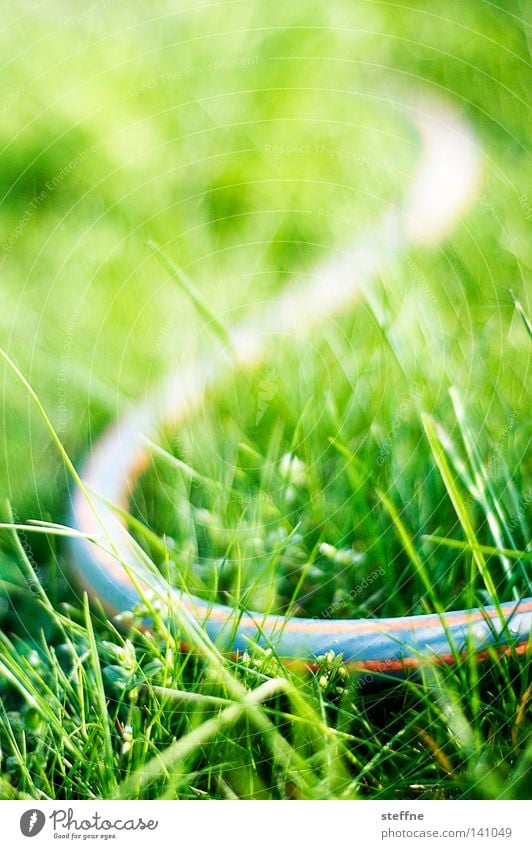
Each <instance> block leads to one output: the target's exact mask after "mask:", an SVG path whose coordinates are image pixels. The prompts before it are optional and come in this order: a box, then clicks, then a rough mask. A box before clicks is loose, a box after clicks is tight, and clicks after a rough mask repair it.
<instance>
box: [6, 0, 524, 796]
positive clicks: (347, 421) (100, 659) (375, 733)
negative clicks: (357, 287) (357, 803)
mask: <svg viewBox="0 0 532 849" xmlns="http://www.w3.org/2000/svg"><path fill="white" fill-rule="evenodd" d="M524 16H525V5H524V4H522V3H520V2H518V1H517V0H515V2H505V3H500V4H498V3H489V2H484V0H469V2H468V3H467V4H464V3H461V2H459V0H450V2H446V3H443V2H433V3H424V4H423V3H417V2H416V3H411V4H409V5H408V6H407V7H401V6H397V5H395V4H393V3H387V2H378V0H357V2H348V0H338V2H335V3H332V4H323V3H319V2H317V0H316V2H314V0H311V2H307V3H301V2H297V3H295V4H292V5H291V6H288V7H283V6H277V5H276V4H267V5H265V4H261V3H260V2H255V0H248V2H228V3H222V2H218V0H216V2H212V3H209V4H206V5H204V6H203V5H202V6H197V7H193V6H191V7H190V8H188V7H186V6H185V5H184V4H182V3H180V2H178V0H156V2H154V3H151V4H149V5H148V6H146V8H145V9H144V10H143V11H141V10H139V9H136V8H130V7H128V8H127V9H125V8H123V7H122V4H119V3H117V2H116V0H101V2H94V3H93V4H92V5H89V6H85V7H82V6H81V4H79V6H78V5H77V4H70V5H68V6H67V5H66V4H64V3H63V2H60V0H54V2H47V3H43V4H41V5H39V6H35V5H34V4H31V3H29V2H22V0H20V2H16V0H13V2H10V3H9V4H8V10H7V12H6V14H5V16H4V20H3V23H2V30H1V34H0V44H1V48H2V57H3V65H4V67H3V74H2V77H1V82H0V113H1V115H2V122H1V126H0V149H1V154H0V196H1V198H2V200H1V214H0V264H1V272H2V276H1V282H0V286H1V296H2V301H1V303H2V309H1V311H0V346H1V347H2V349H3V350H5V351H6V352H7V354H8V355H9V357H10V358H11V360H12V361H13V362H14V363H16V365H17V366H18V368H19V369H20V370H21V372H22V374H23V375H24V376H25V378H26V379H27V381H28V382H29V384H30V386H31V387H32V390H33V392H34V393H35V394H36V396H37V398H38V399H39V403H40V404H42V407H43V408H44V410H45V411H46V413H47V415H48V416H49V419H50V422H51V423H52V425H53V428H54V429H55V433H56V435H57V437H58V438H59V441H60V443H61V446H62V450H60V449H59V447H58V444H57V441H56V440H55V439H54V437H53V435H52V433H51V431H50V428H49V427H47V426H46V423H45V422H44V420H43V416H42V414H41V410H40V409H39V403H36V400H35V397H34V396H32V394H31V393H30V392H29V391H28V387H27V385H25V384H24V382H23V381H21V380H20V379H18V378H17V376H16V375H15V373H14V371H13V369H11V368H10V367H8V365H7V364H5V365H4V360H2V366H1V372H2V390H1V397H2V418H1V423H0V431H1V450H0V497H1V502H0V504H1V514H2V519H3V521H4V522H6V523H9V522H15V523H18V524H26V523H27V522H28V520H35V519H37V520H41V521H44V522H47V523H51V522H56V523H64V522H66V521H68V509H69V491H70V488H71V486H72V483H73V481H72V475H71V474H70V471H69V469H68V463H67V462H65V456H66V455H68V457H70V458H71V459H72V461H73V462H74V464H75V466H76V468H80V467H81V464H82V462H83V458H84V457H85V456H86V455H87V454H88V453H89V451H90V448H91V446H92V445H93V444H95V443H96V441H97V440H98V438H99V436H100V435H101V434H102V433H103V431H104V429H105V427H106V426H107V425H109V424H111V423H112V422H113V421H115V420H116V419H117V417H119V416H120V415H122V414H124V412H125V411H127V410H128V408H129V405H130V404H131V403H132V402H134V401H135V400H136V399H138V398H141V397H142V396H144V394H145V393H146V391H147V390H148V389H149V388H151V387H153V386H155V385H157V381H158V379H159V378H160V377H161V376H162V375H164V374H165V373H166V372H167V371H169V370H171V369H172V370H175V369H179V368H182V367H184V366H185V364H187V363H190V362H193V361H194V360H195V359H197V358H198V357H204V358H205V357H206V358H207V359H209V360H211V361H212V362H216V360H217V358H219V357H220V356H221V346H220V338H219V337H220V333H221V334H222V335H223V333H225V332H227V329H228V328H231V327H232V326H234V325H235V323H237V322H238V321H240V320H242V319H243V318H245V317H247V316H249V315H253V314H258V315H261V314H263V313H264V311H265V310H266V309H267V304H269V303H271V302H274V301H275V299H276V298H277V297H278V296H280V294H281V293H282V292H283V291H284V290H285V288H286V286H288V285H290V284H291V282H292V281H294V280H298V281H305V280H306V279H307V278H308V276H309V275H310V274H311V272H312V269H313V268H314V267H315V266H316V264H317V263H319V262H320V261H322V260H324V259H326V258H327V257H329V256H331V255H333V256H337V255H339V254H340V252H341V251H342V249H343V246H344V245H345V244H346V243H349V242H351V241H356V240H357V239H359V238H363V237H364V234H367V233H371V232H372V231H373V228H374V227H375V226H376V222H378V221H379V219H380V217H381V216H382V214H383V211H384V210H386V209H387V208H395V207H396V206H397V204H399V203H400V199H401V198H402V197H403V196H404V193H405V191H406V190H407V187H408V185H409V180H410V178H411V174H412V171H413V169H414V168H415V163H416V156H417V153H418V149H419V145H418V140H417V138H416V136H415V133H413V131H412V128H411V126H410V125H409V124H408V122H407V121H405V119H404V116H403V114H402V113H401V110H400V109H399V108H398V105H397V104H398V103H399V102H400V100H401V98H403V97H405V96H406V95H407V94H408V95H409V96H413V97H421V96H427V97H428V96H432V97H439V98H443V99H446V100H447V101H449V102H450V103H452V104H454V106H455V107H456V108H457V109H458V110H459V111H460V113H461V114H462V115H463V116H464V118H465V119H467V121H468V122H469V124H470V125H471V127H472V131H473V132H474V136H475V139H476V143H477V146H478V150H479V151H480V152H481V156H482V182H481V185H480V187H479V188H478V191H477V194H476V198H475V200H474V202H473V203H472V205H471V207H470V208H469V209H468V210H466V211H465V212H464V214H463V216H462V217H461V218H460V219H459V221H458V222H457V224H456V226H455V227H454V229H453V231H452V232H451V233H450V234H449V235H448V236H447V237H446V238H445V239H444V240H443V241H442V242H441V243H438V244H436V243H428V244H425V245H417V246H412V247H411V248H410V249H409V250H408V251H406V252H405V253H403V255H402V256H401V257H399V258H398V259H397V260H396V261H394V262H392V263H388V262H387V261H386V256H387V252H386V248H387V246H386V245H385V244H383V246H382V253H383V262H382V266H381V267H380V270H379V274H378V275H377V276H376V277H375V279H373V280H372V281H371V285H370V286H369V287H368V288H367V289H366V294H365V296H364V298H363V299H361V301H360V302H359V303H358V304H356V305H354V306H353V307H352V308H350V309H349V310H345V311H343V312H342V313H341V314H340V315H337V316H335V317H334V319H330V320H325V321H323V322H322V323H321V324H320V325H319V326H318V327H317V328H315V330H314V331H313V333H312V334H308V335H306V336H304V337H303V336H301V337H299V336H297V334H293V335H292V336H287V335H286V334H285V335H284V336H283V335H280V336H277V337H276V336H275V335H274V338H273V340H272V341H271V343H270V344H269V346H267V347H266V356H265V357H264V360H263V362H261V363H259V364H257V365H255V366H254V367H253V368H247V369H246V368H242V367H235V368H234V369H233V370H230V371H229V372H228V373H227V374H226V375H225V376H224V377H223V378H222V379H220V381H218V382H217V383H216V384H215V385H213V386H212V387H211V388H210V389H209V390H208V393H207V396H206V398H205V401H204V403H203V404H202V406H201V408H200V409H199V410H198V411H196V413H194V414H193V415H191V416H190V417H189V418H187V420H186V421H184V422H183V423H182V424H181V425H180V426H179V427H171V426H164V427H161V428H160V430H159V432H158V433H157V434H156V439H157V442H158V444H159V449H158V450H157V451H156V452H154V454H153V461H152V463H151V464H150V466H149V467H148V468H147V470H146V471H145V472H144V474H143V475H142V476H141V477H140V479H139V480H138V482H137V485H136V487H135V491H134V493H133V498H132V501H131V505H130V510H131V514H132V530H133V533H134V535H135V537H136V539H137V540H138V541H139V543H140V544H141V545H142V546H143V547H144V548H145V550H146V552H147V553H148V555H149V556H150V557H151V558H152V559H153V561H154V563H155V565H156V566H157V567H158V568H160V569H161V570H162V571H163V573H164V575H165V576H166V577H168V578H169V580H170V581H171V582H172V584H174V585H177V586H180V587H185V588H186V589H187V591H191V592H193V593H195V594H197V595H199V596H201V597H203V598H208V599H214V600H216V601H221V602H223V603H225V604H230V605H232V606H234V607H235V608H237V609H253V610H261V611H276V612H279V611H285V612H286V611H288V612H289V613H290V614H291V615H295V616H297V615H301V616H309V617H313V616H316V617H321V618H330V617H331V615H334V617H338V618H348V617H375V616H402V615H406V614H418V613H425V612H433V611H438V610H448V609H458V608H462V607H471V606H475V607H477V606H482V605H485V604H490V603H498V602H502V601H509V600H511V599H512V598H514V599H519V598H522V597H526V596H530V595H532V592H531V587H530V584H531V582H530V568H529V567H530V548H529V541H530V510H529V508H530V501H531V480H530V459H529V455H527V452H528V447H529V433H530V431H529V421H530V417H529V411H530V393H529V388H528V387H529V369H530V365H529V363H530V324H529V319H528V316H529V315H530V306H529V302H528V300H527V291H526V285H525V280H526V276H527V274H529V272H530V267H531V265H532V255H531V249H530V238H529V231H530V223H531V219H532V191H531V188H530V186H531V182H530V163H529V158H528V149H527V148H528V133H527V129H528V100H527V94H528V91H529V90H530V81H531V75H530V66H529V63H528V60H529V55H528V47H527V44H528V42H527V34H528V30H527V23H526V20H524ZM153 242H155V243H157V244H158V245H161V246H162V250H163V251H164V255H165V256H166V257H168V258H169V259H170V260H171V261H172V262H174V263H175V264H176V265H177V266H179V268H181V269H183V270H184V271H185V272H186V274H187V276H188V278H189V279H190V280H191V281H192V282H193V285H194V287H195V291H196V292H197V299H196V302H194V299H191V298H190V297H189V296H187V294H186V292H185V291H184V290H183V287H182V286H181V285H179V284H178V282H177V281H176V279H175V277H174V276H173V275H172V274H171V273H170V272H169V270H168V268H167V266H165V265H164V263H161V262H160V259H159V258H158V257H157V255H156V253H157V252H156V251H154V249H153V246H152V245H153ZM206 316H210V317H211V319H212V320H211V321H210V322H209V320H206ZM213 326H214V327H215V328H218V330H219V331H220V332H218V333H217V332H213ZM63 452H66V454H65V453H63ZM0 533H1V535H0V590H1V591H0V797H1V798H5V799H21V798H22V799H24V798H32V799H49V798H50V799H66V798H69V799H94V798H113V797H115V796H119V797H124V798H150V799H152V798H180V799H188V798H198V799H203V798H227V799H233V798H257V799H278V798H283V799H299V798H305V799H307V798H308V799H329V798H342V799H344V798H345V799H351V798H373V799H375V798H387V799H420V798H423V799H425V798H429V799H461V798H520V797H525V796H526V794H527V793H528V792H529V774H530V766H531V760H532V741H531V738H530V725H529V720H530V717H529V711H530V701H531V696H532V689H531V685H530V652H525V653H524V654H517V653H516V652H515V651H514V650H513V649H512V646H511V645H510V649H509V651H508V653H504V654H501V653H497V652H491V653H490V656H489V657H488V658H487V659H485V660H483V661H480V660H479V658H478V657H477V655H476V654H475V652H474V651H473V650H469V651H467V652H465V656H464V657H463V658H462V659H461V660H460V661H459V662H458V663H456V664H454V665H452V666H446V665H438V664H428V665H427V666H426V667H424V668H423V670H422V671H421V672H420V673H419V674H418V675H417V676H413V677H409V678H407V679H406V680H389V678H388V679H386V680H383V679H382V678H380V677H379V676H377V675H372V674H368V673H367V672H360V673H356V672H352V671H350V670H347V669H346V667H345V666H344V665H343V662H342V660H343V659H342V657H341V656H336V655H334V653H327V654H326V655H324V656H323V657H320V658H319V660H318V664H317V666H318V668H317V669H315V670H314V671H312V672H310V671H308V670H302V669H299V668H298V669H295V668H288V667H286V666H284V665H283V664H282V663H281V662H280V660H279V658H278V657H277V655H276V652H275V647H274V646H273V647H272V648H270V649H261V648H259V647H257V646H250V649H249V652H248V653H247V654H246V655H244V656H240V657H238V658H233V659H229V658H227V657H225V656H223V655H222V654H221V653H220V652H219V650H218V648H217V646H216V645H214V644H213V643H211V642H210V641H209V640H208V638H207V637H206V635H205V633H204V632H202V631H201V630H198V628H197V626H196V625H195V623H194V622H192V621H188V620H186V618H185V619H183V617H182V615H180V614H179V611H174V612H173V613H172V614H171V615H170V616H169V617H168V619H166V620H165V619H164V617H161V616H159V615H158V611H157V610H153V609H149V610H148V611H147V612H148V613H149V614H151V616H152V619H153V620H154V622H153V628H152V629H151V631H149V632H143V631H142V630H141V629H140V622H141V619H142V615H143V613H146V611H143V610H140V609H139V610H135V611H129V612H128V615H124V616H122V617H121V618H120V619H119V620H117V619H115V618H113V619H111V620H109V619H108V618H107V617H106V616H105V614H104V612H103V609H102V607H101V606H100V605H99V604H98V601H97V600H96V599H91V600H88V599H85V598H84V597H83V595H82V593H81V591H80V589H79V587H78V586H77V585H76V583H75V581H74V580H73V578H72V571H71V567H70V563H69V553H68V547H67V546H66V545H65V538H64V537H62V536H60V535H57V534H54V533H46V534H42V533H33V532H31V531H29V530H27V529H26V530H19V531H18V533H16V534H15V533H14V532H13V531H10V530H7V529H6V530H3V531H1V532H0ZM480 547H482V548H480ZM501 550H504V553H502V551H501ZM146 606H147V607H148V608H150V600H149V599H148V600H147V601H146ZM183 640H185V641H186V642H187V643H189V644H190V645H191V646H192V648H193V650H192V651H190V652H188V653H187V652H183V651H181V648H180V646H181V642H182V641H183Z"/></svg>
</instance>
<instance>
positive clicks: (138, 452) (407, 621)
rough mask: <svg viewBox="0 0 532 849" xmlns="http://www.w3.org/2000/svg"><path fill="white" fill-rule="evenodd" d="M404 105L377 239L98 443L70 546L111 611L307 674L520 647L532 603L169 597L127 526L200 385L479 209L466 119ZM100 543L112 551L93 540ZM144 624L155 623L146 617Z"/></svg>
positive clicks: (259, 318)
mask: <svg viewBox="0 0 532 849" xmlns="http://www.w3.org/2000/svg"><path fill="white" fill-rule="evenodd" d="M397 108H398V109H400V111H401V112H402V114H403V115H404V116H405V117H406V119H407V120H408V121H409V122H410V124H411V126H412V127H413V128H414V130H415V132H416V134H417V136H418V138H419V158H418V161H417V164H416V166H415V169H414V172H413V175H412V177H411V182H410V186H409V189H408V191H407V193H406V196H405V198H404V200H403V202H402V203H401V204H400V205H399V206H397V207H393V208H389V209H387V210H386V211H385V212H384V213H383V215H382V218H381V219H380V220H379V222H378V223H377V225H376V227H375V228H374V229H373V231H372V233H371V234H369V235H367V236H365V237H364V238H361V239H360V240H359V241H358V242H357V243H356V244H355V245H347V246H346V247H344V249H343V251H341V252H338V253H337V254H336V255H335V257H334V258H332V259H327V260H326V261H324V262H322V263H320V264H318V265H317V266H316V268H315V269H314V271H313V273H312V274H311V275H310V276H309V278H308V282H306V283H305V284H304V285H301V284H300V283H293V284H291V285H288V286H287V287H286V289H285V291H284V292H283V293H282V294H281V295H280V297H279V299H278V300H276V301H274V302H272V303H271V304H269V305H268V306H267V307H266V309H264V310H262V311H261V312H260V314H258V315H256V316H255V317H251V318H250V319H247V320H244V321H243V322H242V323H241V324H238V325H236V327H234V328H233V330H232V331H230V333H229V337H228V339H227V351H226V353H225V354H222V355H221V356H220V357H218V358H217V359H216V363H215V364H213V362H212V360H208V359H207V358H204V359H199V360H197V361H196V362H192V363H191V364H190V365H189V366H187V367H186V368H181V369H179V370H178V371H177V373H174V374H172V375H170V376H169V377H168V378H167V379H166V380H165V381H164V382H163V384H162V385H161V386H160V387H159V389H158V390H156V391H155V392H154V393H153V394H152V395H150V396H149V397H148V398H146V399H144V400H143V401H141V402H140V403H139V404H138V405H137V406H135V407H134V408H133V409H132V410H131V412H129V413H128V414H126V415H125V416H124V417H123V418H121V419H119V420H118V421H117V423H116V424H114V425H113V426H112V427H111V428H110V429H109V430H107V432H105V433H104V435H103V437H102V438H101V439H100V441H99V442H97V443H96V444H95V446H94V447H93V449H92V452H91V454H90V456H89V457H88V459H87V461H86V463H85V465H84V466H83V468H82V471H81V473H80V478H81V481H82V484H81V485H78V486H77V487H76V489H75V491H74V492H73V494H72V502H71V505H72V506H71V525H72V526H73V527H74V528H75V529H76V530H78V531H81V532H83V533H84V534H86V535H87V537H89V538H81V537H75V538H72V539H71V540H70V541H69V546H70V553H71V560H72V568H73V571H74V573H75V576H76V578H77V580H78V582H79V584H80V585H81V586H82V587H83V588H84V589H85V590H86V591H87V593H88V595H89V597H92V598H93V599H95V600H99V602H100V603H101V605H102V606H103V608H104V610H105V612H106V613H107V615H109V616H111V617H112V616H116V615H118V614H121V613H124V612H125V611H133V610H136V609H137V610H138V609H139V605H140V606H142V604H144V603H145V599H146V596H147V595H148V596H149V598H150V599H154V598H158V599H159V602H160V604H161V605H162V607H161V609H162V610H163V611H164V610H165V609H166V610H168V609H169V608H165V605H169V606H170V607H171V608H173V609H174V610H175V611H181V614H182V615H183V614H184V615H185V616H186V618H187V621H188V622H189V623H195V627H196V629H198V628H199V627H201V628H202V629H204V631H205V632H206V633H207V635H208V637H209V638H210V639H211V640H212V641H214V643H215V644H216V646H217V647H218V648H219V649H220V650H221V651H223V652H224V653H227V654H232V655H234V654H237V655H238V654H239V653H243V652H246V651H247V652H250V651H251V650H252V647H253V646H254V645H256V644H258V645H259V646H262V647H264V648H266V647H271V648H272V649H273V651H274V652H275V654H276V655H277V656H278V657H279V658H281V659H282V660H283V662H285V663H287V664H304V665H306V666H309V667H311V668H312V667H316V665H317V663H318V659H319V658H320V657H321V656H323V655H326V654H327V653H329V652H330V651H331V650H332V651H334V653H335V656H341V657H342V659H343V663H344V664H345V665H347V666H349V667H356V668H360V669H366V670H369V671H370V672H371V673H381V674H390V675H394V676H395V675H401V674H405V673H406V672H407V671H408V670H409V669H413V668H418V667H420V666H422V665H424V664H427V663H428V662H430V661H437V662H439V663H454V662H455V661H457V660H458V659H459V658H460V657H461V656H465V655H469V653H470V652H471V651H472V650H474V652H475V654H476V656H477V657H478V658H483V657H487V656H488V655H489V654H490V653H493V652H495V653H502V652H504V653H508V652H515V653H523V652H524V651H525V649H526V647H527V645H528V642H529V639H530V628H531V623H532V598H525V599H522V600H520V601H519V600H518V601H515V600H514V601H510V602H505V603H502V604H498V605H495V604H489V605H486V606H485V607H482V608H474V609H470V610H456V611H448V612H444V613H433V614H427V615H418V616H403V617H396V618H384V619H378V618H376V619H328V620H324V619H317V618H313V619H309V618H298V617H292V618H288V617H285V616H282V615H273V614H265V613H259V612H253V611H243V610H236V609H235V608H232V607H228V606H224V605H221V604H215V603H210V602H208V601H205V600H203V599H201V598H197V597H195V596H191V595H189V594H188V593H185V592H183V591H180V590H178V589H176V588H172V589H170V590H169V589H168V586H167V582H165V581H164V579H163V576H162V574H159V573H157V572H156V571H155V570H154V568H153V566H152V565H150V563H149V560H148V558H147V556H146V555H144V553H143V551H142V549H141V548H140V546H139V545H137V544H136V543H135V542H134V540H133V539H132V537H131V536H130V534H129V533H128V531H127V527H126V521H127V520H126V518H125V513H127V511H128V508H129V502H130V497H131V494H132V493H133V491H134V489H135V485H136V482H137V481H138V479H139V477H140V476H141V474H142V473H143V471H144V470H145V469H146V468H147V467H148V465H149V461H150V450H149V447H148V445H147V441H146V437H150V438H155V437H156V434H157V433H158V431H159V429H160V427H161V425H165V426H173V427H176V428H177V427H179V425H180V424H182V423H183V421H184V420H185V419H186V418H188V417H190V415H191V414H192V413H193V412H194V411H196V410H197V409H198V408H199V407H200V405H201V403H202V400H203V398H204V394H205V391H206V389H208V388H209V387H210V386H214V385H216V384H217V383H218V382H219V381H220V380H221V379H222V378H223V376H224V374H228V373H229V372H230V370H231V369H234V368H235V366H238V367H242V368H246V367H250V366H251V365H254V364H256V363H259V362H261V361H263V359H264V357H265V356H266V353H267V346H268V341H269V340H271V338H272V335H273V334H274V333H275V334H279V333H282V334H297V336H298V337H301V336H302V335H305V334H308V333H309V332H310V331H311V330H312V329H313V328H314V327H315V326H317V325H319V323H320V322H322V321H324V320H325V319H328V318H330V317H331V316H333V315H335V314H339V313H341V312H342V311H344V310H345V309H346V308H348V307H349V306H351V305H353V304H354V303H356V302H357V301H358V300H361V299H363V298H364V297H365V293H366V292H367V291H368V290H367V287H368V285H369V284H371V282H372V281H373V280H375V278H376V277H377V275H378V274H379V270H382V268H383V267H385V266H388V265H389V263H390V262H392V261H397V259H398V258H400V256H401V255H402V254H403V253H404V252H405V251H406V250H408V249H410V248H412V247H415V246H416V245H420V244H422V243H426V244H429V245H430V244H437V242H438V241H439V240H441V239H442V238H443V237H444V236H445V235H446V234H447V233H448V232H449V231H450V229H451V228H452V226H453V225H454V223H455V222H456V221H457V220H458V219H459V217H460V215H461V214H462V213H463V212H464V211H465V210H466V208H467V207H468V206H469V204H470V203H471V201H472V199H473V198H474V196H475V193H476V190H477V188H478V185H479V180H480V156H479V153H478V147H477V144H476V141H475V139H474V137H473V134H472V132H471V129H470V128H469V126H468V124H467V122H466V121H465V120H464V119H463V118H462V116H461V115H460V114H459V113H458V111H456V110H455V109H454V108H453V107H452V106H451V105H449V104H447V103H446V102H440V101H439V100H437V99H433V98H432V97H431V98H427V99H419V100H416V101H410V102H408V103H398V104H397ZM117 508H118V509H117ZM102 538H104V539H105V540H106V541H107V544H105V545H104V544H100V543H99V542H98V540H99V539H102ZM109 541H110V542H109ZM169 595H170V598H169ZM143 599H144V601H143ZM163 615H164V614H163ZM143 627H147V628H149V627H150V622H149V620H147V619H145V620H144V622H143ZM185 630H186V629H185ZM197 633H199V632H198V631H197ZM191 648H194V646H193V645H192V646H191Z"/></svg>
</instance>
